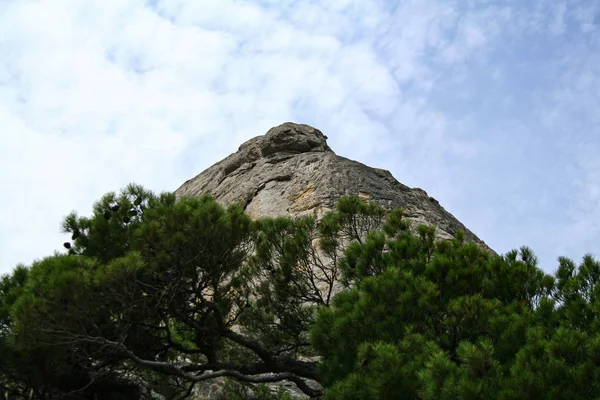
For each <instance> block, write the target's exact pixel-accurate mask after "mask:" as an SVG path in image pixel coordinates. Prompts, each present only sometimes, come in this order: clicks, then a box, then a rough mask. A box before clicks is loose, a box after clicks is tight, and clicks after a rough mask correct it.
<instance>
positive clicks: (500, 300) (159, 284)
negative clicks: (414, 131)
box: [0, 184, 600, 400]
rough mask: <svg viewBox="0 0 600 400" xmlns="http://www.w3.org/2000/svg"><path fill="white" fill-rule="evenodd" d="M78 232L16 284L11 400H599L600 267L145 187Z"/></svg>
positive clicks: (358, 219) (361, 220) (6, 279)
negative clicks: (253, 214) (207, 387)
mask: <svg viewBox="0 0 600 400" xmlns="http://www.w3.org/2000/svg"><path fill="white" fill-rule="evenodd" d="M62 228H63V231H64V232H65V233H69V234H71V240H70V241H69V242H67V243H65V244H64V247H65V248H66V251H65V253H55V254H53V255H51V256H48V257H46V258H44V259H42V260H39V261H36V262H34V263H33V264H32V265H30V266H27V267H26V266H23V265H19V266H17V267H16V268H15V269H14V271H13V272H12V273H11V274H8V275H5V276H3V277H2V279H1V280H0V360H1V361H0V391H1V394H0V398H11V399H12V398H27V399H44V400H45V399H59V398H60V399H63V398H64V399H124V400H125V399H139V398H144V399H145V398H153V396H154V398H156V396H162V398H165V399H168V398H169V399H170V398H172V399H176V398H186V397H192V396H196V398H197V396H198V393H199V392H198V390H199V387H201V386H202V385H204V384H206V383H209V382H214V381H217V382H221V384H223V383H224V386H223V388H222V390H221V392H222V393H221V396H223V397H222V398H223V399H243V398H255V399H257V398H262V399H269V398H281V399H283V398H290V393H286V392H280V393H279V394H272V393H270V392H269V390H268V387H267V386H264V384H270V383H274V382H284V381H285V382H291V383H293V385H294V386H295V387H296V388H297V390H298V391H300V392H302V393H303V394H304V395H306V396H308V397H312V398H319V397H320V398H324V399H404V398H406V399H423V400H425V399H534V398H535V399H565V398H568V399H580V398H581V399H589V398H597V397H600V385H598V382H599V381H600V335H599V334H598V332H600V331H599V330H598V324H599V322H600V319H599V317H598V315H599V314H598V312H599V311H600V301H599V299H598V293H599V290H600V289H598V281H599V279H600V263H598V262H597V261H596V260H595V259H594V258H593V257H592V256H591V255H586V256H585V257H584V258H583V260H582V262H581V263H580V264H579V265H577V264H575V263H574V262H573V261H571V260H569V259H566V258H560V259H559V266H558V268H557V270H556V271H555V273H553V274H547V273H544V272H543V271H542V270H541V269H540V268H539V267H538V265H537V259H536V257H535V255H534V253H533V251H532V250H530V249H529V248H527V247H522V248H520V249H519V250H515V251H511V252H509V253H507V254H505V255H502V256H497V255H495V254H491V253H490V252H488V251H486V250H485V249H483V248H481V247H480V246H478V245H477V244H474V243H466V242H465V240H464V235H463V234H462V232H460V231H459V232H457V233H456V237H455V238H454V239H453V240H446V241H439V240H436V236H435V230H434V229H433V228H432V227H427V226H418V227H416V226H412V225H411V224H410V223H409V221H408V220H407V219H406V218H404V216H403V212H402V210H386V209H384V208H383V207H381V206H379V205H378V204H376V203H367V202H364V201H363V200H360V199H359V198H358V197H343V198H341V199H340V200H339V202H338V204H337V206H336V208H335V209H334V210H333V211H331V212H329V213H328V214H326V215H325V216H324V217H323V218H322V219H321V220H316V219H315V218H312V217H305V218H298V219H292V218H275V219H260V220H256V221H253V220H251V219H250V218H248V217H247V216H246V215H244V213H243V210H242V209H241V208H240V207H237V206H229V207H223V206H221V205H219V204H218V203H217V202H216V201H215V200H214V199H212V198H210V197H208V196H204V197H200V198H182V199H176V198H175V196H174V195H173V194H166V193H164V194H160V195H155V194H153V193H151V192H149V191H147V190H145V189H144V188H142V187H141V186H138V185H133V184H132V185H129V186H127V187H126V188H124V189H123V190H122V191H121V192H120V193H119V194H116V193H108V194H106V195H105V196H103V197H102V198H101V199H100V200H99V201H98V202H96V203H95V204H94V207H93V213H92V215H91V216H89V217H83V216H79V215H77V214H76V213H74V212H73V213H71V214H69V215H68V216H67V217H66V218H65V219H64V221H63V224H62ZM336 293H337V294H336ZM249 389H252V390H251V391H249Z"/></svg>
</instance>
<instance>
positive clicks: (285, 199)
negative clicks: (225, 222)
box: [175, 122, 489, 249]
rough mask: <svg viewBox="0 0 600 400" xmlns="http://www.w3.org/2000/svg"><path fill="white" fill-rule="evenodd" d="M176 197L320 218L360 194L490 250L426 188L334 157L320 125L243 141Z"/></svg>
mask: <svg viewBox="0 0 600 400" xmlns="http://www.w3.org/2000/svg"><path fill="white" fill-rule="evenodd" d="M175 194H176V196H177V197H182V196H200V195H203V194H210V195H212V196H213V197H215V198H216V199H217V201H219V202H220V203H221V204H224V205H226V204H231V203H239V204H241V205H242V206H243V207H244V210H245V212H246V213H247V214H248V215H249V216H250V217H252V218H259V217H278V216H290V215H291V216H302V215H315V216H316V217H317V218H319V217H321V216H322V215H323V214H324V213H325V212H327V211H328V210H331V209H332V208H333V207H334V206H335V203H336V201H337V200H338V199H339V198H340V196H342V195H358V196H360V197H362V198H364V199H368V200H373V201H377V202H379V203H380V204H382V205H383V206H385V207H388V208H403V209H404V210H405V215H406V217H407V218H409V219H411V220H413V221H414V222H413V226H417V225H419V224H427V225H434V226H435V227H436V228H437V235H438V237H439V238H440V239H449V238H452V237H453V235H454V233H455V232H456V231H457V230H458V229H463V230H464V231H465V236H466V239H467V240H468V241H472V242H476V243H478V244H480V245H481V246H483V247H485V248H488V247H487V246H486V245H485V243H484V242H483V241H481V240H480V239H479V238H478V237H477V236H475V234H473V233H472V232H471V231H470V230H468V229H467V228H466V227H465V226H464V225H463V224H462V223H461V222H460V221H458V220H457V219H456V218H455V217H454V216H453V215H452V214H450V213H449V212H448V211H446V210H445V209H444V208H443V207H442V206H441V205H440V204H439V202H438V201H437V200H435V199H434V198H433V197H430V196H429V195H428V194H427V193H426V192H425V191H424V190H422V189H418V188H409V187H408V186H405V185H403V184H402V183H400V182H398V181H397V180H396V179H394V177H393V176H392V174H391V173H390V172H389V171H386V170H383V169H377V168H371V167H368V166H366V165H364V164H361V163H359V162H356V161H352V160H349V159H347V158H344V157H340V156H338V155H336V154H335V153H334V152H333V151H332V150H331V148H329V146H328V145H327V136H325V135H324V134H323V133H321V132H320V131H319V130H317V129H315V128H313V127H311V126H308V125H301V124H295V123H291V122H288V123H284V124H282V125H280V126H277V127H274V128H271V129H270V130H269V131H268V132H267V133H266V134H265V135H262V136H258V137H255V138H253V139H250V140H248V141H247V142H245V143H244V144H242V145H241V146H240V147H239V150H238V151H237V152H236V153H234V154H231V155H230V156H229V157H227V158H225V159H224V160H222V161H220V162H218V163H216V164H215V165H213V166H212V167H210V168H208V169H207V170H205V171H204V172H202V173H200V174H199V175H198V176H196V177H195V178H192V179H190V180H188V181H187V182H185V183H184V184H183V185H182V186H181V187H180V188H179V189H177V191H176V192H175ZM488 249H489V248H488Z"/></svg>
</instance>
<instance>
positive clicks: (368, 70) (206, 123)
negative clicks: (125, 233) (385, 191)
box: [0, 0, 600, 272]
mask: <svg viewBox="0 0 600 400" xmlns="http://www.w3.org/2000/svg"><path fill="white" fill-rule="evenodd" d="M285 121H294V122H298V123H307V124H310V125H312V126H314V127H316V128H318V129H320V130H321V131H323V132H324V133H325V134H326V135H328V136H329V144H330V146H331V147H332V148H333V149H334V151H336V153H338V154H340V155H342V156H345V157H348V158H352V159H355V160H358V161H361V162H363V163H365V164H368V165H371V166H374V167H380V168H386V169H389V170H390V171H391V172H392V174H393V175H394V176H395V177H396V178H397V179H398V180H399V181H400V182H402V183H404V184H407V185H409V186H412V187H420V188H423V189H424V190H426V191H427V192H428V193H429V194H430V195H431V196H433V197H435V198H436V199H438V200H439V201H440V202H441V204H442V205H443V206H444V207H445V208H446V209H447V210H448V211H450V212H451V213H453V214H454V215H455V216H456V217H457V218H459V219H460V220H461V221H462V222H463V223H465V225H467V226H468V227H469V228H470V229H471V230H472V231H474V232H475V233H476V234H477V235H478V236H479V237H481V238H482V239H483V240H485V241H486V242H487V243H488V244H489V245H490V246H491V247H492V248H494V249H495V250H497V251H498V252H501V253H504V252H506V251H509V250H511V249H513V248H517V247H519V246H521V245H527V246H530V247H532V248H533V250H534V251H535V252H536V254H537V255H538V256H539V258H540V267H541V268H543V269H544V270H546V271H552V270H554V269H555V268H556V266H557V263H556V258H557V257H558V256H559V255H564V256H568V257H571V258H574V259H577V260H579V259H581V257H582V256H583V255H584V254H585V253H592V254H597V255H599V256H600V249H599V247H600V229H599V228H598V222H600V157H599V156H598V154H599V153H600V3H598V2H597V1H592V0H589V1H578V0H567V1H561V0H552V1H549V0H530V1H522V0H521V1H517V0H514V1H491V0H480V1H467V0H465V1H441V0H440V1H436V0H413V1H387V2H386V1H365V0H336V1H335V2H330V1H327V2H325V1H322V2H319V1H308V0H302V1H290V0H262V1H258V0H257V1H241V0H237V1H234V0H203V1H198V0H153V1H141V0H105V1H102V2H97V1H81V0H44V1H29V0H14V1H11V0H8V1H2V2H0V171H1V172H0V272H8V271H10V270H11V269H12V268H13V267H14V266H15V265H16V264H17V263H19V262H22V263H25V264H29V263H31V261H33V260H34V259H37V258H41V257H43V256H45V255H49V254H51V253H52V252H53V251H54V250H60V249H61V245H62V242H63V241H64V240H65V239H66V236H65V235H63V234H61V233H60V230H59V228H60V223H61V221H62V219H63V217H64V216H65V215H67V214H68V213H69V212H70V211H71V210H77V211H78V212H79V213H81V214H84V215H87V214H89V212H90V211H91V206H92V203H93V202H94V201H96V200H97V199H99V198H100V196H102V195H103V194H104V193H106V192H108V191H113V190H119V189H120V188H122V187H124V186H125V185H126V184H127V183H130V182H136V183H140V184H142V185H144V186H145V187H147V188H149V189H152V190H154V191H157V192H159V191H173V190H175V189H176V188H177V187H178V186H179V185H180V184H181V183H183V182H184V181H185V180H187V179H189V178H191V177H192V176H194V175H196V174H197V173H199V172H201V171H202V170H203V169H205V168H206V167H208V166H210V165H212V164H213V163H214V162H216V161H218V160H220V159H222V158H224V157H225V156H227V155H228V154H230V153H232V152H234V151H235V150H236V149H237V147H238V146H239V144H241V143H242V142H243V141H244V140H246V139H249V138H250V137H253V136H257V135H260V134H263V133H265V132H266V131H267V130H268V129H269V128H270V127H272V126H275V125H279V124H280V123H283V122H285Z"/></svg>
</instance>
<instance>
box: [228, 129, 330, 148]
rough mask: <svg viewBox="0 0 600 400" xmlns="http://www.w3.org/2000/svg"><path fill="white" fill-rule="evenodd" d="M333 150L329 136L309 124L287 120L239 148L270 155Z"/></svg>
mask: <svg viewBox="0 0 600 400" xmlns="http://www.w3.org/2000/svg"><path fill="white" fill-rule="evenodd" d="M319 151H329V152H332V150H331V149H330V148H329V146H327V136H325V135H323V133H322V132H321V131H319V130H318V129H315V128H313V127H312V126H309V125H304V124H295V123H293V122H286V123H284V124H281V125H279V126H276V127H273V128H271V129H269V131H268V132H267V133H266V134H264V135H262V136H257V137H254V138H252V139H250V140H248V141H247V142H245V143H244V144H242V145H241V146H240V148H239V150H238V152H240V153H248V154H253V155H256V156H260V157H269V156H271V155H273V154H298V153H308V152H319Z"/></svg>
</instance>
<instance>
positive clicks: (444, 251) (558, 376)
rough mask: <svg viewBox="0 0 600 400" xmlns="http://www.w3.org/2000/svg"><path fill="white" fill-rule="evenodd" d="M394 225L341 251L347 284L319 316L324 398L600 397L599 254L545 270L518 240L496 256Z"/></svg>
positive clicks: (315, 336)
mask: <svg viewBox="0 0 600 400" xmlns="http://www.w3.org/2000/svg"><path fill="white" fill-rule="evenodd" d="M400 221H402V217H401V215H400V214H393V213H392V214H391V215H390V216H389V217H388V219H387V221H386V224H385V225H384V226H383V227H382V229H381V230H379V231H376V232H371V233H370V234H369V235H368V236H367V238H366V240H365V241H363V242H354V243H353V244H351V245H350V246H349V247H348V250H347V252H346V254H345V259H344V260H342V261H341V265H342V268H343V271H342V272H343V274H344V276H346V277H349V278H352V279H353V280H354V282H355V285H354V287H352V288H351V289H350V290H348V291H346V292H344V293H340V294H338V295H337V296H336V297H335V298H334V301H333V306H332V307H330V308H322V309H320V310H319V312H318V314H317V318H316V322H315V323H314V325H313V327H312V330H311V341H312V343H313V345H314V347H315V349H316V350H317V352H318V353H319V354H321V355H322V356H323V359H322V362H321V364H320V366H319V368H320V372H321V374H322V379H323V382H324V383H325V385H326V391H325V398H326V399H372V398H377V399H397V398H415V399H543V398H546V399H559V398H561V399H564V398H569V399H578V398H580V399H584V398H595V397H597V396H600V389H599V388H598V382H600V363H598V362H597V361H596V359H597V358H598V357H597V356H596V354H597V348H596V346H597V344H598V343H599V340H600V336H599V335H598V333H597V332H598V330H597V329H596V328H597V327H598V322H599V319H598V315H599V314H598V313H597V311H598V305H599V302H598V295H597V293H598V285H597V284H598V281H599V280H600V264H599V263H598V262H597V261H595V260H594V259H593V258H592V257H591V256H586V257H584V259H583V262H582V263H581V265H580V266H579V267H577V266H576V265H575V264H574V263H573V262H572V261H570V260H567V259H560V266H559V269H558V271H557V273H556V276H551V275H547V274H544V273H543V271H541V270H540V269H539V268H538V267H537V259H536V257H535V255H534V254H533V252H532V251H531V250H530V249H528V248H526V247H523V248H521V249H520V251H512V252H509V253H508V254H506V255H505V256H503V257H497V256H492V255H490V254H489V253H487V252H486V251H484V250H482V249H480V248H479V247H477V246H476V245H474V244H468V243H464V239H463V235H462V234H460V233H459V234H458V235H457V237H456V238H455V239H454V240H453V241H446V242H439V243H435V242H434V241H433V231H431V230H430V229H429V228H426V227H419V229H418V235H417V236H414V235H412V233H411V232H410V230H409V229H407V225H406V224H401V223H400ZM407 343H410V345H407ZM365 349H370V352H369V353H367V352H366V350H365Z"/></svg>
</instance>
